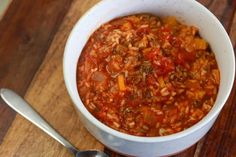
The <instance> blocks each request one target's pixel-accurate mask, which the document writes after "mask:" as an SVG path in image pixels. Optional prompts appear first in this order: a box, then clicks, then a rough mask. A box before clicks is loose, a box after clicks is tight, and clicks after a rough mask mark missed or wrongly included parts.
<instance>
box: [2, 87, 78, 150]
mask: <svg viewBox="0 0 236 157" xmlns="http://www.w3.org/2000/svg"><path fill="white" fill-rule="evenodd" d="M0 95H1V97H2V99H3V100H4V102H6V103H7V104H8V105H9V106H10V107H11V108H12V109H14V110H15V111H16V112H18V113H19V114H21V115H22V116H23V117H25V118H26V119H28V120H29V121H31V122H32V123H33V124H35V125H36V126H38V127H39V128H40V129H42V130H43V131H44V132H46V133H47V134H48V135H50V136H51V137H53V138H54V139H55V140H57V141H58V142H60V143H61V144H62V145H63V146H65V147H66V148H67V149H69V150H70V151H71V152H72V153H73V154H76V152H77V149H76V148H75V147H74V146H73V145H72V144H71V143H70V142H68V141H67V140H66V139H65V138H64V137H62V136H61V135H60V134H59V133H58V132H57V131H56V130H55V129H53V127H52V126H50V125H49V124H48V123H47V122H46V120H44V119H43V118H42V117H41V116H40V115H39V113H37V112H36V111H35V110H34V109H33V108H32V107H31V106H30V105H29V104H28V103H27V102H26V101H25V100H24V99H23V98H22V97H20V96H19V95H18V94H16V93H15V92H14V91H12V90H10V89H5V88H2V89H0Z"/></svg>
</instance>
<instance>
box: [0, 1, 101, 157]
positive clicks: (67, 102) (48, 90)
mask: <svg viewBox="0 0 236 157" xmlns="http://www.w3.org/2000/svg"><path fill="white" fill-rule="evenodd" d="M95 2H96V0H84V1H81V0H77V1H76V0H75V1H74V2H73V4H72V7H71V8H70V11H69V12H68V14H67V15H66V17H65V18H64V20H63V23H62V25H61V27H60V28H59V30H58V31H57V34H56V36H55V38H54V40H53V42H52V44H51V47H50V49H49V51H48V53H47V55H46V57H45V59H44V61H43V63H42V65H41V66H40V68H39V70H38V73H37V74H36V75H35V77H34V79H33V81H32V83H31V85H30V87H29V88H28V90H27V93H26V95H25V99H26V100H27V101H28V102H29V103H31V104H32V106H33V107H34V108H35V109H36V110H37V111H38V112H39V113H41V114H42V115H43V116H44V117H45V119H46V120H48V121H49V122H50V123H51V124H52V125H53V126H54V127H55V128H56V129H57V130H58V131H59V132H61V133H62V134H63V135H64V136H65V137H66V138H67V139H69V140H70V141H71V142H72V143H73V144H74V145H75V146H77V147H79V148H80V149H82V150H83V149H100V150H103V146H102V145H101V144H100V143H99V142H98V141H97V140H96V139H95V138H94V137H92V136H91V135H90V134H89V133H88V132H87V130H86V129H85V128H84V127H83V125H81V124H80V121H79V119H78V116H77V115H76V112H75V110H74V108H73V104H72V102H71V99H70V98H69V96H68V95H67V90H66V88H65V85H64V81H63V73H62V58H63V52H64V47H65V43H66V40H67V37H68V35H69V32H70V30H71V29H72V27H73V25H74V24H75V22H76V21H77V20H78V19H79V17H80V16H81V15H82V13H83V12H84V11H85V10H87V9H88V8H89V7H90V6H91V5H92V4H94V3H95ZM77 6H80V7H81V8H83V9H80V10H78V7H77ZM70 155H71V154H70V153H69V152H68V151H67V150H66V149H64V148H63V146H61V145H60V144H59V143H58V142H56V141H55V140H53V139H52V138H50V137H49V136H48V135H46V134H45V133H43V132H42V131H41V130H39V129H38V128H37V127H35V126H34V125H32V124H31V123H30V122H28V121H26V120H25V119H23V118H22V117H21V116H18V115H17V116H16V118H15V120H14V122H13V124H12V126H11V128H10V129H9V131H8V133H7V135H6V137H5V138H4V141H3V143H2V145H1V146H0V156H4V157H5V156H7V157H13V156H19V157H34V156H35V157H36V156H37V157H53V156H55V157H65V156H70Z"/></svg>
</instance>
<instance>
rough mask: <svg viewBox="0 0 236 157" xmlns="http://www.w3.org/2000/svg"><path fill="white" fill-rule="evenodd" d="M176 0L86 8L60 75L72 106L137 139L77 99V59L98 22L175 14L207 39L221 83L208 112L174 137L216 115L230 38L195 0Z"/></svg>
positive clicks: (127, 0)
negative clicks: (97, 116)
mask: <svg viewBox="0 0 236 157" xmlns="http://www.w3.org/2000/svg"><path fill="white" fill-rule="evenodd" d="M179 2H180V1H179V0H158V1H157V0H135V1H134V0H103V1H102V2H100V3H98V4H97V5H96V6H95V7H93V8H92V9H90V10H89V12H87V13H86V14H85V15H84V16H83V17H82V18H81V19H80V21H78V23H77V24H76V25H75V27H74V29H73V31H72V32H71V34H70V37H69V39H68V41H67V45H66V48H65V54H64V65H63V66H64V67H63V68H64V78H65V82H66V86H67V89H68V92H69V94H70V96H71V98H72V100H73V102H74V104H75V105H76V107H77V108H78V109H79V111H80V112H81V113H83V115H84V116H85V117H86V118H88V119H89V121H91V122H92V123H94V124H95V125H96V126H97V127H99V128H101V129H103V130H105V131H107V132H110V133H111V134H116V136H120V137H122V138H133V139H134V140H139V138H140V137H132V136H131V135H126V134H123V133H119V132H117V131H115V130H113V129H110V128H108V127H107V126H105V125H103V124H102V123H100V122H99V121H98V120H97V119H95V118H94V117H93V116H92V115H91V114H90V113H89V112H88V111H87V109H86V108H85V107H84V105H83V103H82V102H81V99H80V97H79V95H78V90H77V85H76V67H77V61H78V58H79V56H80V53H81V51H82V49H83V47H84V45H85V44H86V42H87V40H88V39H89V37H90V35H91V34H92V33H93V32H94V31H95V30H96V29H97V28H99V27H100V26H101V25H102V24H104V23H106V22H108V21H110V20H112V19H114V18H117V17H120V16H125V15H131V14H137V13H151V14H154V15H157V16H175V17H176V18H177V19H178V20H179V21H181V22H183V23H186V24H189V25H193V26H196V27H198V28H199V30H200V35H201V36H202V37H203V38H204V39H206V40H207V42H208V43H209V44H210V46H211V48H212V50H213V52H214V53H215V56H216V60H217V63H218V66H219V69H220V72H221V83H220V87H219V92H218V96H217V99H216V102H215V105H214V107H213V108H212V110H211V111H210V113H209V114H208V115H207V116H205V117H204V118H203V120H201V121H200V122H199V123H197V124H196V125H194V126H193V127H191V128H189V129H186V130H185V131H182V132H180V133H177V135H178V137H180V136H184V134H188V133H190V132H193V131H194V130H196V129H197V128H199V127H202V126H204V125H205V124H206V123H207V122H208V121H209V120H210V119H211V117H215V116H217V114H218V113H219V112H220V110H221V109H222V107H223V105H224V103H225V102H226V100H227V98H228V96H229V93H230V91H231V88H232V85H233V81H234V72H235V61H234V52H233V48H232V45H231V42H230V39H229V37H228V35H227V33H226V31H225V30H224V28H223V26H222V25H221V24H220V22H219V21H218V20H217V18H216V17H215V16H214V15H213V14H212V13H210V12H209V11H208V10H207V9H206V8H204V7H203V6H202V5H200V4H199V3H198V2H196V1H189V0H182V1H181V3H179ZM120 6H122V7H120ZM173 137H177V136H175V134H173V135H168V136H166V137H165V136H164V137H159V138H158V137H157V138H158V139H159V140H162V139H163V140H164V139H168V138H169V139H171V138H173ZM149 139H150V138H149Z"/></svg>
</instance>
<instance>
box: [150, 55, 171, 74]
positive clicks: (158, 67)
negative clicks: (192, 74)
mask: <svg viewBox="0 0 236 157" xmlns="http://www.w3.org/2000/svg"><path fill="white" fill-rule="evenodd" d="M153 66H154V70H155V71H156V73H157V74H158V75H165V74H167V73H169V72H171V71H173V70H174V69H175V66H174V63H173V61H172V60H171V59H170V58H167V57H163V56H162V57H159V58H158V60H155V61H154V62H153Z"/></svg>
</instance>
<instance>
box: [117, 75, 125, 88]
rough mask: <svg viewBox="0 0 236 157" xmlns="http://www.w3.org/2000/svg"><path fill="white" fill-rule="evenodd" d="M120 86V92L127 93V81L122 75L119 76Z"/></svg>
mask: <svg viewBox="0 0 236 157" xmlns="http://www.w3.org/2000/svg"><path fill="white" fill-rule="evenodd" d="M118 86H119V89H120V91H125V79H124V75H122V74H120V75H118Z"/></svg>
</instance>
